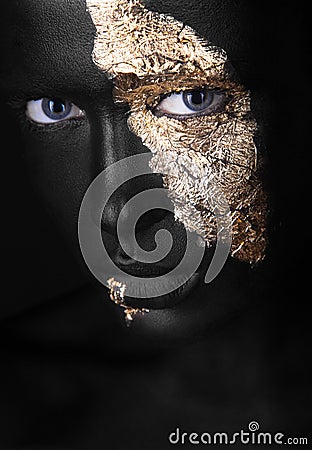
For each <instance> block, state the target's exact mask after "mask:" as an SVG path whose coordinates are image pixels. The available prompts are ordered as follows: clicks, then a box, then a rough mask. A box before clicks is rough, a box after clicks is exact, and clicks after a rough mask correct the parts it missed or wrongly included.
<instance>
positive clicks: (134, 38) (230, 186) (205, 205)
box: [87, 0, 267, 264]
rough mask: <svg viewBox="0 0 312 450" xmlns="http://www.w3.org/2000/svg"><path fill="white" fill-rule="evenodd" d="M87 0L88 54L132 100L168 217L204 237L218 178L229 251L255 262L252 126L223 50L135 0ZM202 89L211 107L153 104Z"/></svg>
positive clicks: (120, 96)
mask: <svg viewBox="0 0 312 450" xmlns="http://www.w3.org/2000/svg"><path fill="white" fill-rule="evenodd" d="M87 7H88V10H89V12H90V14H91V17H92V20H93V22H94V24H95V27H96V30H97V36H96V39H95V45H94V51H93V59H94V62H95V63H96V64H97V65H98V67H99V68H100V69H101V70H103V71H104V72H106V73H107V74H108V76H109V77H110V78H112V79H113V81H114V85H115V101H116V102H123V103H128V104H129V105H130V107H131V114H130V117H129V121H128V124H129V127H130V129H131V130H132V132H133V133H135V134H136V135H137V136H139V137H140V138H141V139H142V141H143V143H144V144H145V145H146V146H147V147H148V148H149V149H150V150H151V152H152V153H153V158H152V161H151V168H152V170H153V171H155V172H157V173H158V172H160V173H163V174H165V175H164V183H165V185H166V187H167V188H168V192H169V195H170V197H171V198H172V200H173V203H174V206H175V216H176V218H177V219H178V220H180V221H181V222H182V223H183V224H184V226H185V227H186V228H187V229H189V230H193V231H196V232H197V233H199V234H200V235H202V236H203V237H204V239H205V241H206V242H207V244H208V246H209V245H212V244H213V243H214V242H215V240H216V238H217V229H216V219H215V214H214V206H213V204H217V203H218V199H217V198H215V199H214V200H215V201H213V202H211V198H213V196H214V186H218V188H221V189H222V192H223V194H224V196H225V198H226V200H227V202H228V204H229V206H230V211H231V219H232V233H233V235H232V247H231V254H232V256H234V257H236V258H238V259H240V260H242V261H247V262H249V263H251V264H253V263H256V262H258V261H260V260H262V259H263V258H264V254H265V248H266V242H267V238H266V215H267V212H266V211H267V199H266V194H265V192H264V190H263V187H262V182H261V177H260V173H261V169H262V162H261V160H259V158H258V157H257V148H256V146H255V143H254V137H255V133H256V130H257V124H256V121H255V119H254V118H253V116H252V112H251V107H250V93H249V92H248V91H247V90H246V89H244V87H243V86H242V85H240V84H239V83H238V82H237V81H236V80H235V79H234V78H233V71H232V70H231V68H230V64H229V61H228V58H227V55H226V52H225V51H224V50H223V49H220V48H218V47H216V46H214V45H213V44H211V43H209V42H207V41H205V40H204V39H203V38H201V37H200V36H198V35H197V34H196V32H195V31H194V30H192V29H191V28H190V27H188V26H185V25H183V24H182V23H180V22H178V21H177V20H175V19H174V18H173V17H171V16H168V15H163V14H159V13H155V12H151V11H149V10H148V9H147V8H146V7H145V6H144V5H143V4H142V3H141V2H140V1H139V0H87ZM204 89H206V90H208V91H207V92H210V93H217V94H215V95H217V97H218V98H219V99H222V101H220V102H219V105H218V107H217V108H214V109H212V110H210V111H209V112H208V110H207V112H205V111H203V112H201V113H200V114H195V113H194V114H190V115H184V116H182V115H175V114H173V115H172V114H170V113H168V112H166V110H165V109H163V108H161V105H162V104H163V103H162V102H163V101H164V100H163V99H164V98H165V97H166V96H168V95H170V94H173V93H175V94H179V93H182V94H183V92H184V93H188V92H189V93H192V92H197V93H198V92H203V90H204ZM200 90H201V91H200ZM182 94H181V95H182ZM200 95H203V94H202V93H201V94H200ZM176 97H177V98H178V97H179V96H178V95H177V96H176Z"/></svg>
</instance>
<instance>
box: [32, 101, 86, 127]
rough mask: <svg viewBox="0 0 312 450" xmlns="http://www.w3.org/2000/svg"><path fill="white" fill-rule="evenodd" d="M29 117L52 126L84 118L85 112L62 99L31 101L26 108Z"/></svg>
mask: <svg viewBox="0 0 312 450" xmlns="http://www.w3.org/2000/svg"><path fill="white" fill-rule="evenodd" d="M26 114H27V116H28V117H29V118H30V119H31V120H33V121H34V122H37V123H42V124H50V123H56V122H61V121H64V120H68V119H73V118H78V117H84V112H83V111H82V110H81V109H80V108H78V106H76V105H75V104H74V103H71V102H69V101H68V100H63V99H61V98H47V97H45V98H41V99H40V100H31V101H29V102H28V103H27V107H26Z"/></svg>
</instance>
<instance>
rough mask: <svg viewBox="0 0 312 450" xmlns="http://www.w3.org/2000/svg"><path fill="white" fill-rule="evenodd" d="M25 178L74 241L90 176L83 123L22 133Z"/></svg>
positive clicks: (88, 141)
mask: <svg viewBox="0 0 312 450" xmlns="http://www.w3.org/2000/svg"><path fill="white" fill-rule="evenodd" d="M23 138H24V142H25V151H26V160H27V166H28V172H29V178H30V180H31V182H32V183H33V184H34V186H35V189H36V191H37V192H38V193H39V196H40V197H41V199H42V200H43V202H44V204H45V205H46V206H47V209H48V212H49V213H50V214H51V215H52V216H53V217H52V218H53V220H55V221H56V222H57V224H58V225H60V226H61V228H62V231H63V232H65V234H66V235H68V237H69V238H70V239H71V240H72V241H74V242H75V243H77V236H76V235H77V220H78V213H79V208H80V204H81V201H82V198H83V196H84V193H85V191H86V189H87V188H88V186H89V184H90V183H91V181H92V179H93V178H94V173H93V172H94V169H93V167H94V164H93V160H92V148H91V147H92V145H91V139H90V129H89V125H88V124H87V123H83V124H80V125H77V126H75V125H69V126H66V127H64V128H63V129H55V130H47V129H39V128H38V129H37V130H36V131H31V132H29V131H26V132H24V137H23Z"/></svg>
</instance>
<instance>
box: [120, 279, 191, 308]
mask: <svg viewBox="0 0 312 450" xmlns="http://www.w3.org/2000/svg"><path fill="white" fill-rule="evenodd" d="M118 281H122V282H124V283H125V284H126V286H127V278H125V279H124V280H118ZM199 281H200V275H199V273H198V272H195V273H194V274H193V275H192V276H191V277H190V278H189V279H187V278H186V276H180V277H177V276H175V277H170V275H168V277H165V279H163V280H162V281H161V282H159V280H158V279H157V278H155V279H153V280H152V279H149V278H146V285H144V284H143V285H142V283H140V285H139V288H138V287H136V288H137V289H139V290H140V292H138V294H139V295H141V296H142V297H143V296H144V295H145V292H146V290H147V289H151V287H152V291H154V292H157V290H158V288H159V290H160V287H161V288H162V289H165V290H166V291H168V293H167V294H164V295H159V296H153V297H146V298H137V297H131V296H127V295H125V297H124V303H125V304H126V305H128V306H130V307H133V308H145V309H166V308H172V307H173V306H175V305H177V304H178V303H180V302H182V301H183V300H185V299H186V298H187V297H188V296H189V294H190V293H191V292H192V290H193V289H195V288H196V286H197V285H198V283H199ZM151 283H152V285H151ZM128 285H129V281H128ZM177 285H179V287H178V288H176V286H177ZM132 292H133V290H132ZM125 293H126V294H127V288H126V292H125Z"/></svg>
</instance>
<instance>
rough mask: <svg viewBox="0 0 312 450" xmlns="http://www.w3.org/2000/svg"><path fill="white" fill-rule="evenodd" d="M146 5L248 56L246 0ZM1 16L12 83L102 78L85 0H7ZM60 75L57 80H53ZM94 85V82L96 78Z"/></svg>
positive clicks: (234, 54) (239, 56) (166, 0)
mask: <svg viewBox="0 0 312 450" xmlns="http://www.w3.org/2000/svg"><path fill="white" fill-rule="evenodd" d="M143 3H144V4H145V6H146V7H147V8H148V9H150V10H152V11H157V12H160V13H164V14H169V15H171V16H173V17H174V18H176V19H177V20H179V21H181V22H183V23H184V24H186V25H189V26H190V27H191V28H193V29H194V30H195V31H196V32H197V33H198V34H200V35H201V36H203V37H204V38H206V39H207V40H209V41H211V42H212V43H214V44H216V45H218V46H220V47H222V48H224V49H225V50H226V51H227V53H228V55H229V57H230V59H231V58H232V59H234V60H235V61H241V60H244V61H246V60H248V58H249V56H247V53H248V52H247V50H246V49H247V46H248V45H250V42H251V36H250V35H251V30H252V29H253V26H252V16H254V12H253V11H251V8H250V7H248V3H250V2H247V1H245V0H240V1H235V2H229V1H228V0H205V1H196V0H185V1H183V2H181V1H180V0H144V1H143ZM1 9H2V14H1V18H0V22H1V23H0V25H1V26H0V34H1V44H0V45H1V54H2V55H3V57H4V59H3V64H2V69H1V73H2V79H3V73H4V74H5V75H6V76H7V78H10V83H11V85H14V80H16V84H18V83H20V79H21V77H22V78H23V80H24V81H23V82H24V86H26V85H27V82H28V79H29V78H32V82H31V84H32V87H33V86H34V80H35V81H36V80H37V79H38V83H37V85H38V90H40V80H42V74H44V73H45V74H48V75H49V83H50V84H51V86H52V87H53V84H54V82H55V84H59V83H62V82H63V83H64V84H68V79H69V78H70V80H71V84H72V85H74V84H75V80H76V81H77V86H78V87H80V88H82V87H83V86H82V85H81V84H87V83H90V81H91V80H90V77H93V78H94V77H96V68H95V67H94V64H93V61H92V48H93V43H94V38H95V33H96V30H95V27H94V24H93V22H92V20H91V17H90V15H89V13H88V12H87V5H86V1H85V0H41V1H40V2H39V1H36V0H20V1H15V0H14V1H12V0H2V4H1ZM53 74H55V80H54V79H53ZM92 83H94V80H93V81H92ZM25 89H27V88H26V87H25Z"/></svg>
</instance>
